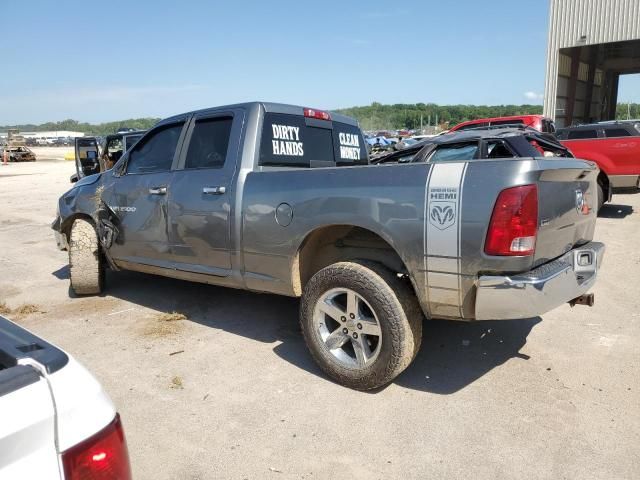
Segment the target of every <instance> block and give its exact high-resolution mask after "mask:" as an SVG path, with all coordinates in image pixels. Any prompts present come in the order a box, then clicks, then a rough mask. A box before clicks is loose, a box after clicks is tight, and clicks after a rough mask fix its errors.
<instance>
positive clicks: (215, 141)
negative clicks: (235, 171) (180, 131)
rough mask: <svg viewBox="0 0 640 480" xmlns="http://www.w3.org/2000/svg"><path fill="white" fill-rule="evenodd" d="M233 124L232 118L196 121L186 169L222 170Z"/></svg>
mask: <svg viewBox="0 0 640 480" xmlns="http://www.w3.org/2000/svg"><path fill="white" fill-rule="evenodd" d="M232 123H233V118H232V117H218V118H208V119H204V120H196V124H195V127H194V128H193V133H192V134H191V141H190V142H189V150H187V159H186V161H185V165H184V168H222V167H223V166H224V161H225V159H226V158H227V148H228V147H229V136H230V135H231V124H232Z"/></svg>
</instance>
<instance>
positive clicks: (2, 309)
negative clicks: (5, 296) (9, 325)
mask: <svg viewBox="0 0 640 480" xmlns="http://www.w3.org/2000/svg"><path fill="white" fill-rule="evenodd" d="M10 313H11V309H10V308H9V307H8V306H7V304H6V303H4V302H0V315H9V314H10Z"/></svg>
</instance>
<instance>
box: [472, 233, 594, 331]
mask: <svg viewBox="0 0 640 480" xmlns="http://www.w3.org/2000/svg"><path fill="white" fill-rule="evenodd" d="M604 250H605V247H604V245H603V244H602V243H599V242H591V243H588V244H586V245H583V246H581V247H578V248H574V249H573V250H570V251H569V252H567V253H565V254H564V255H563V256H561V257H560V258H557V259H556V260H553V261H551V262H548V263H545V264H544V265H541V266H539V267H537V268H535V269H533V270H531V271H529V272H525V273H520V274H517V275H511V276H481V277H480V278H479V279H478V286H477V293H476V320H501V319H515V318H530V317H535V316H537V315H542V314H543V313H545V312H548V311H549V310H553V309H554V308H556V307H558V306H560V305H562V304H563V303H567V302H569V301H570V300H573V299H574V298H576V297H579V296H580V295H582V294H584V293H586V292H587V290H589V289H590V288H591V287H592V286H593V284H594V283H595V281H596V277H597V274H598V270H599V268H600V265H601V263H602V258H603V256H604ZM579 258H580V259H581V260H582V262H581V263H583V265H581V264H580V263H579V261H578V259H579ZM587 258H590V262H589V264H588V265H584V263H586V260H587Z"/></svg>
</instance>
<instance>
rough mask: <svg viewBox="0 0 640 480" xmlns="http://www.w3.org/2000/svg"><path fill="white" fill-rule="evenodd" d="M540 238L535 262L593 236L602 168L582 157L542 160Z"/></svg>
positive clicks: (556, 254)
mask: <svg viewBox="0 0 640 480" xmlns="http://www.w3.org/2000/svg"><path fill="white" fill-rule="evenodd" d="M538 166H539V168H540V169H541V171H540V175H539V179H538V182H537V183H538V216H539V218H538V221H539V223H538V225H539V230H538V237H537V241H536V253H535V257H534V264H535V265H540V264H542V263H545V262H547V261H549V260H551V259H554V258H557V257H559V256H560V255H562V254H564V253H565V252H567V251H568V250H571V249H572V248H573V247H575V246H577V245H583V244H585V243H588V242H590V241H591V240H592V239H593V233H594V230H595V224H596V216H597V195H598V193H597V177H598V172H599V170H598V169H597V167H595V166H592V165H591V164H588V163H585V162H582V161H579V160H568V159H567V160H565V159H549V160H547V159H539V160H538Z"/></svg>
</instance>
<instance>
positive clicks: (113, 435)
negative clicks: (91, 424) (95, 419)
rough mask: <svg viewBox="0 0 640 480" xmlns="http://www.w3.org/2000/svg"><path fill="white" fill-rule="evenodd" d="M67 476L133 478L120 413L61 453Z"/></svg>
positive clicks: (74, 478)
mask: <svg viewBox="0 0 640 480" xmlns="http://www.w3.org/2000/svg"><path fill="white" fill-rule="evenodd" d="M62 465H63V467H64V478H65V480H107V479H109V480H116V479H118V480H131V467H130V465H129V453H128V451H127V442H126V440H125V438H124V432H123V430H122V422H120V416H119V415H117V414H116V418H114V419H113V421H112V422H111V423H110V424H109V425H107V426H106V427H105V428H103V429H102V430H101V431H100V432H98V433H96V434H95V435H93V436H92V437H89V438H88V439H86V440H84V441H83V442H82V443H79V444H78V445H76V446H75V447H71V448H70V449H69V450H67V451H65V452H64V453H63V454H62Z"/></svg>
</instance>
